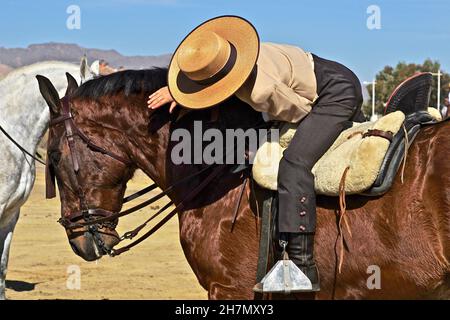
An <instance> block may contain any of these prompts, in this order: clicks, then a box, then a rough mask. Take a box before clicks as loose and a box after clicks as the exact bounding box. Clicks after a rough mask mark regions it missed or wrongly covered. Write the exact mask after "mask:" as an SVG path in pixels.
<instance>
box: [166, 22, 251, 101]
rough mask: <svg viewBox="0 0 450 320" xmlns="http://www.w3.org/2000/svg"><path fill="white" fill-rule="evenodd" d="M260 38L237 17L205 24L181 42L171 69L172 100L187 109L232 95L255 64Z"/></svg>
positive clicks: (169, 81) (169, 79) (170, 87)
mask: <svg viewBox="0 0 450 320" xmlns="http://www.w3.org/2000/svg"><path fill="white" fill-rule="evenodd" d="M258 53H259V37H258V33H257V32H256V29H255V27H254V26H253V25H252V24H251V23H250V22H249V21H247V20H245V19H243V18H241V17H237V16H221V17H217V18H213V19H211V20H208V21H206V22H204V23H202V24H201V25H200V26H198V27H197V28H195V29H194V30H193V31H191V33H189V34H188V35H187V37H186V38H184V40H183V41H182V42H181V44H180V45H179V46H178V48H177V50H176V51H175V53H174V55H173V57H172V60H171V61H170V66H169V75H168V84H169V90H170V93H171V94H172V97H173V98H174V99H175V101H176V102H177V103H179V104H180V105H182V106H185V107H187V108H192V109H200V108H207V107H211V106H214V105H216V104H218V103H220V102H222V101H224V100H226V99H227V98H229V97H230V96H231V95H233V94H234V93H235V92H236V91H237V90H238V89H239V88H240V87H241V86H242V85H243V84H244V82H245V80H247V78H248V77H249V75H250V73H251V72H252V70H253V67H254V66H255V64H256V60H257V58H258Z"/></svg>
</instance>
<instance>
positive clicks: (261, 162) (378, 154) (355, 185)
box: [252, 108, 441, 196]
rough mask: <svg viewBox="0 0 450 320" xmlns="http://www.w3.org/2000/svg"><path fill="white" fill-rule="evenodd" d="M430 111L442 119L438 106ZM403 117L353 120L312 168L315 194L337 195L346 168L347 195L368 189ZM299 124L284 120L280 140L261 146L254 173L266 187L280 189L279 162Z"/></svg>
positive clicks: (397, 114)
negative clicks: (278, 181) (278, 183)
mask: <svg viewBox="0 0 450 320" xmlns="http://www.w3.org/2000/svg"><path fill="white" fill-rule="evenodd" d="M431 109H432V110H431ZM428 112H429V113H430V114H431V115H432V117H433V118H435V119H436V120H441V119H440V114H439V112H438V111H437V110H436V109H434V108H429V110H428ZM404 120H405V115H404V114H403V112H401V111H395V112H392V113H390V114H388V115H385V116H383V117H381V118H380V119H378V120H377V121H376V122H363V123H353V126H352V127H351V128H349V129H347V130H344V131H343V132H342V133H341V134H340V135H339V137H338V138H337V139H336V141H335V142H334V143H333V145H332V146H331V147H330V148H329V149H328V151H327V152H326V153H325V154H324V155H323V156H322V157H321V158H320V159H319V161H318V162H317V163H316V164H315V165H314V167H313V169H312V173H313V174H314V177H315V189H316V193H317V194H323V195H328V196H338V195H339V187H340V183H341V180H342V177H343V175H344V172H345V171H346V170H347V172H346V177H345V193H346V194H359V193H362V192H364V191H366V190H368V189H369V188H370V187H371V186H372V185H373V183H374V182H375V180H376V178H377V176H378V174H379V171H380V168H381V165H382V162H383V159H384V157H385V155H386V152H387V150H388V147H389V145H390V143H391V142H390V140H389V139H388V138H389V137H388V138H387V137H386V133H387V135H388V136H390V137H393V136H395V134H396V133H397V132H399V130H403V129H402V125H403V123H404ZM297 126H298V124H290V123H284V124H283V126H282V127H281V131H280V134H279V139H278V140H275V139H274V140H275V141H270V139H269V141H267V142H265V143H264V144H263V145H262V146H261V147H260V148H259V149H258V151H257V153H256V155H255V158H254V162H253V168H252V174H253V178H254V180H255V181H256V182H257V183H258V184H259V185H260V186H262V187H263V188H266V189H269V190H277V177H278V166H279V162H280V160H281V158H282V156H283V151H284V150H285V149H286V148H287V147H288V145H289V143H290V141H291V139H292V138H293V136H294V134H295V131H296V128H297ZM372 133H375V134H372Z"/></svg>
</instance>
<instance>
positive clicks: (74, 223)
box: [46, 96, 227, 256]
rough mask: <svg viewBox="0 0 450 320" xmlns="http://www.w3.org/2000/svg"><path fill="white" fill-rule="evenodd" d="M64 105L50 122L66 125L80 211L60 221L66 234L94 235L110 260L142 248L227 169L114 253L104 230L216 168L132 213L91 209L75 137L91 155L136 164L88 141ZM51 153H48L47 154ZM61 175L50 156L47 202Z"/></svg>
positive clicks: (216, 171) (129, 236)
mask: <svg viewBox="0 0 450 320" xmlns="http://www.w3.org/2000/svg"><path fill="white" fill-rule="evenodd" d="M61 102H62V108H61V114H60V115H59V116H58V117H56V118H54V119H51V121H50V127H54V126H56V125H58V124H64V129H65V136H66V139H67V144H68V146H69V151H70V155H71V161H72V166H73V172H74V174H75V177H76V179H75V190H74V189H72V188H70V187H69V186H67V185H66V187H67V188H68V189H69V190H70V191H71V192H73V193H74V194H75V195H76V196H77V197H78V199H79V207H80V209H79V210H78V211H75V212H71V213H69V215H67V216H65V217H62V218H60V219H59V220H58V222H59V223H60V224H61V225H62V226H63V227H64V228H65V229H66V230H72V231H73V229H77V228H82V227H86V228H87V231H88V232H89V233H90V234H91V235H92V237H93V239H94V241H95V243H96V245H97V247H98V248H99V249H100V250H102V251H103V253H106V254H108V255H110V256H117V255H119V254H121V253H123V252H125V251H128V250H129V249H131V248H132V247H134V246H135V245H137V244H139V243H140V242H142V241H144V240H145V239H147V238H148V237H149V236H151V235H152V234H153V233H155V232H156V231H157V230H158V229H159V228H161V227H162V226H163V225H164V224H165V223H166V222H168V221H169V220H170V219H171V218H172V217H173V216H174V215H175V214H176V213H177V212H179V211H181V210H183V209H184V208H185V204H186V203H187V202H188V201H190V200H192V199H193V198H194V197H196V196H197V195H198V194H199V193H200V192H201V191H202V190H204V189H205V188H206V187H207V186H208V184H209V183H210V182H211V181H213V180H214V179H215V178H216V177H217V176H218V175H219V174H220V173H221V172H222V171H223V170H224V169H225V168H226V167H227V165H215V166H214V167H215V168H214V170H212V172H211V173H210V174H209V175H208V176H206V178H204V179H203V180H202V182H201V183H200V184H199V185H197V186H196V187H195V188H194V189H192V190H191V192H189V193H188V195H187V196H186V197H185V198H184V199H183V200H182V201H181V202H180V203H178V205H177V206H176V207H175V208H174V209H173V210H172V211H170V212H169V213H168V214H167V215H166V216H165V217H164V218H163V219H162V220H161V221H160V222H159V223H158V224H156V225H155V226H154V227H153V228H152V229H150V230H149V231H148V232H147V233H146V234H144V235H143V236H141V237H140V238H139V239H137V240H135V241H134V242H132V243H130V244H128V245H126V246H124V247H122V248H119V249H113V248H109V247H108V246H107V245H106V244H105V242H104V241H103V239H102V238H101V233H102V232H101V231H100V229H102V228H104V227H108V228H110V229H115V227H116V225H117V221H118V218H119V217H123V216H125V215H128V214H130V213H133V212H136V211H138V210H140V209H142V208H144V207H146V206H149V205H151V204H152V203H154V202H155V201H157V200H159V199H161V198H162V197H164V196H165V195H167V194H168V193H169V192H170V191H172V190H173V189H174V188H175V187H177V186H178V185H181V184H183V183H186V182H188V181H190V180H192V179H193V178H195V177H197V176H199V175H201V174H203V173H204V172H205V171H207V170H209V169H210V168H211V167H212V166H213V165H208V166H206V167H205V168H203V169H201V170H199V171H197V172H195V173H194V174H192V175H190V176H187V177H185V178H183V179H181V180H179V181H177V182H176V183H174V184H172V185H171V186H169V187H168V188H166V189H165V190H163V191H161V192H160V193H159V194H158V195H156V196H153V197H152V198H151V199H149V200H146V201H144V202H142V203H140V204H138V205H136V206H134V207H132V208H130V209H127V210H124V211H122V212H111V211H108V210H105V209H102V208H90V207H89V204H88V202H87V200H86V195H85V193H84V190H83V181H82V179H81V176H80V157H79V154H78V152H77V149H76V146H75V137H78V138H79V139H80V140H81V141H83V142H84V143H85V144H86V146H87V147H88V148H89V149H91V150H92V151H95V152H99V153H102V154H104V155H107V156H109V157H111V158H112V159H115V160H117V161H119V162H121V163H123V164H125V165H126V166H133V165H134V163H133V162H132V161H131V160H129V159H127V158H125V157H123V156H120V155H118V154H115V153H113V152H110V151H108V150H106V149H104V148H102V147H100V146H98V145H97V144H95V143H93V142H92V141H91V140H90V139H89V137H87V136H86V135H85V134H84V133H83V132H82V131H81V130H80V129H79V128H78V127H77V125H76V123H75V121H74V118H73V115H72V113H71V110H70V104H69V98H68V97H67V96H66V97H64V98H62V99H61ZM50 135H51V130H50V131H49V141H50V139H51V136H50ZM48 152H49V150H48ZM57 175H58V173H57V172H56V170H55V164H53V163H52V159H51V156H50V154H47V166H46V197H47V199H50V198H54V197H55V196H56V183H55V178H56V176H57ZM58 183H64V182H63V180H62V179H60V178H59V179H58ZM157 187H158V186H157V185H156V184H152V185H150V186H148V187H146V188H144V189H142V190H140V191H138V192H136V193H134V194H132V195H130V196H128V197H125V198H124V199H123V203H126V202H129V201H131V200H134V199H136V198H138V197H140V196H142V195H144V194H146V193H149V192H150V191H152V190H154V189H156V188H157ZM172 204H173V203H172V202H171V201H169V202H168V203H167V204H166V205H164V206H163V207H162V208H161V209H160V210H159V211H158V212H156V213H155V214H154V215H152V216H151V217H150V218H149V219H147V220H146V221H145V222H144V223H143V224H141V225H139V226H138V227H137V228H135V229H133V230H131V231H128V232H126V233H125V234H124V235H123V236H121V237H119V242H121V241H123V240H125V239H132V238H133V237H135V236H136V235H137V234H138V233H139V232H140V231H141V230H142V229H143V228H144V227H145V226H146V225H147V223H148V222H150V221H151V220H153V219H154V218H156V217H157V216H159V215H160V214H161V213H163V212H164V211H165V210H166V209H168V208H169V207H170V206H171V205H172ZM81 219H83V220H84V221H82V222H80V221H79V220H81Z"/></svg>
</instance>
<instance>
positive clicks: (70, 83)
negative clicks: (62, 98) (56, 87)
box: [66, 72, 78, 97]
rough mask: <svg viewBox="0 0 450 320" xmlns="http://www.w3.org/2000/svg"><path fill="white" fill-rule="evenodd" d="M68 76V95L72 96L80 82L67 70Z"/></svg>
mask: <svg viewBox="0 0 450 320" xmlns="http://www.w3.org/2000/svg"><path fill="white" fill-rule="evenodd" d="M66 78H67V90H66V97H69V96H71V95H72V94H73V93H74V92H75V90H77V89H78V82H77V80H75V78H74V77H72V75H71V74H70V73H68V72H66Z"/></svg>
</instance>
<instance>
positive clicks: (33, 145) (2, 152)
mask: <svg viewBox="0 0 450 320" xmlns="http://www.w3.org/2000/svg"><path fill="white" fill-rule="evenodd" d="M83 63H84V62H82V64H83ZM66 72H68V73H70V74H71V75H73V76H74V77H75V79H76V80H77V81H78V82H80V66H77V65H75V64H70V63H65V62H54V61H49V62H41V63H36V64H33V65H30V66H26V67H23V68H20V69H16V70H14V71H13V72H11V73H10V74H8V76H7V77H6V78H4V79H3V80H1V81H0V125H1V126H2V127H3V128H4V129H5V131H6V132H7V133H8V134H9V135H10V136H11V137H12V138H13V139H14V140H16V141H17V143H18V144H19V145H21V146H22V147H23V148H24V149H25V150H27V151H28V152H29V153H31V154H35V153H36V150H37V147H38V144H39V142H40V140H41V139H42V137H43V136H44V134H45V131H46V129H47V127H48V123H49V117H50V115H49V110H48V107H47V104H46V103H45V101H44V99H43V98H42V95H41V94H40V92H39V88H38V82H37V81H36V78H35V77H36V75H37V74H40V75H44V76H46V77H49V79H51V81H52V83H54V84H55V87H56V89H57V90H58V93H59V94H60V96H63V95H64V91H65V88H66V87H67V79H66V75H65V73H66ZM83 80H84V79H83ZM34 179H35V162H34V160H33V159H32V158H31V157H30V156H28V155H26V154H25V153H24V152H22V151H20V150H19V148H18V147H17V146H16V145H14V144H13V143H12V142H11V140H9V139H8V138H7V137H6V136H5V135H4V134H3V133H2V132H0V299H5V281H6V280H5V278H6V269H7V264H8V256H9V248H10V246H11V239H12V235H13V231H14V227H15V225H16V222H17V219H18V218H19V212H20V207H21V206H22V205H23V204H24V203H25V201H26V200H27V198H28V196H29V195H30V191H31V189H32V187H33V184H34Z"/></svg>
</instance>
